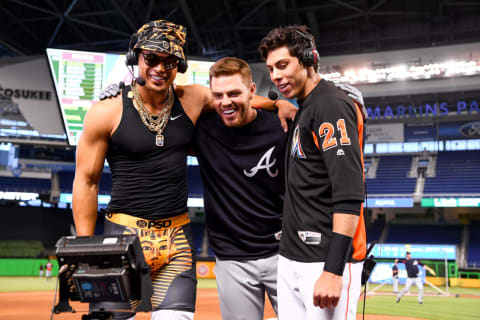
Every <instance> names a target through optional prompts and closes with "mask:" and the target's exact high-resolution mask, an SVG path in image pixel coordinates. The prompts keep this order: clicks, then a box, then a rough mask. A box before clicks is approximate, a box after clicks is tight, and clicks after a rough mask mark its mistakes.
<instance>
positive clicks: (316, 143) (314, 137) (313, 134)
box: [312, 130, 320, 150]
mask: <svg viewBox="0 0 480 320" xmlns="http://www.w3.org/2000/svg"><path fill="white" fill-rule="evenodd" d="M312 136H313V142H315V145H316V146H317V149H318V150H320V147H319V145H318V139H317V136H316V135H315V131H313V130H312Z"/></svg>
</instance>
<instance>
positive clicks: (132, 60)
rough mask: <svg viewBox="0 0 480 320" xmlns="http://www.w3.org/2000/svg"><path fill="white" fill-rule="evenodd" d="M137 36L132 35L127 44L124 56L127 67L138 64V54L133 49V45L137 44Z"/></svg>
mask: <svg viewBox="0 0 480 320" xmlns="http://www.w3.org/2000/svg"><path fill="white" fill-rule="evenodd" d="M137 39H138V36H137V34H136V33H134V34H132V37H131V38H130V42H129V43H128V51H127V54H126V56H125V64H126V65H127V67H132V68H133V66H136V65H137V64H138V53H137V51H135V50H134V49H133V47H134V46H135V43H137Z"/></svg>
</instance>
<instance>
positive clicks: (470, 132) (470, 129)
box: [438, 121, 480, 140]
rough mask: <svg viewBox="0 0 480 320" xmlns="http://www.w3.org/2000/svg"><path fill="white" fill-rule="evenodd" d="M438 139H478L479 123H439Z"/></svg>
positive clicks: (479, 136)
mask: <svg viewBox="0 0 480 320" xmlns="http://www.w3.org/2000/svg"><path fill="white" fill-rule="evenodd" d="M438 137H439V139H442V140H446V139H480V121H471V122H446V123H440V126H439V128H438Z"/></svg>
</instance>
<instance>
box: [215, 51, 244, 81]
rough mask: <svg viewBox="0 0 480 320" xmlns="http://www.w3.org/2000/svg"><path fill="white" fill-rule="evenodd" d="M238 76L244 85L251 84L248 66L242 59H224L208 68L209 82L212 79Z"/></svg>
mask: <svg viewBox="0 0 480 320" xmlns="http://www.w3.org/2000/svg"><path fill="white" fill-rule="evenodd" d="M236 74H239V75H240V76H241V77H242V80H243V81H244V82H245V84H246V85H249V84H251V83H252V71H251V70H250V66H249V65H248V63H246V62H245V61H244V60H242V59H238V58H231V57H226V58H222V59H220V60H218V61H217V62H215V63H214V64H213V65H212V66H211V67H210V82H212V78H213V77H221V76H233V75H236Z"/></svg>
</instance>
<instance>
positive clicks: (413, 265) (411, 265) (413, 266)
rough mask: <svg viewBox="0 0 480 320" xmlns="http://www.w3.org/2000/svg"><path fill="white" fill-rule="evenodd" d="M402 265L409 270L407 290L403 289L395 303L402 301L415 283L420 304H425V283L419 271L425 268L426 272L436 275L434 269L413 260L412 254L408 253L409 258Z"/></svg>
mask: <svg viewBox="0 0 480 320" xmlns="http://www.w3.org/2000/svg"><path fill="white" fill-rule="evenodd" d="M402 263H404V264H405V269H407V282H406V284H405V288H403V290H402V291H400V293H399V294H398V296H397V299H396V300H395V302H397V303H399V302H400V299H401V298H402V297H403V295H404V294H405V293H407V292H408V290H410V287H411V286H412V284H414V283H415V285H416V286H417V288H418V303H420V304H423V283H422V279H420V277H419V275H420V270H419V269H418V266H419V265H420V266H423V267H424V268H425V270H428V271H429V272H430V273H431V274H433V275H435V271H433V269H432V268H430V267H429V266H426V265H424V264H423V263H421V262H420V261H418V260H416V259H412V254H411V253H410V252H408V251H407V258H406V260H403V261H402Z"/></svg>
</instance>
